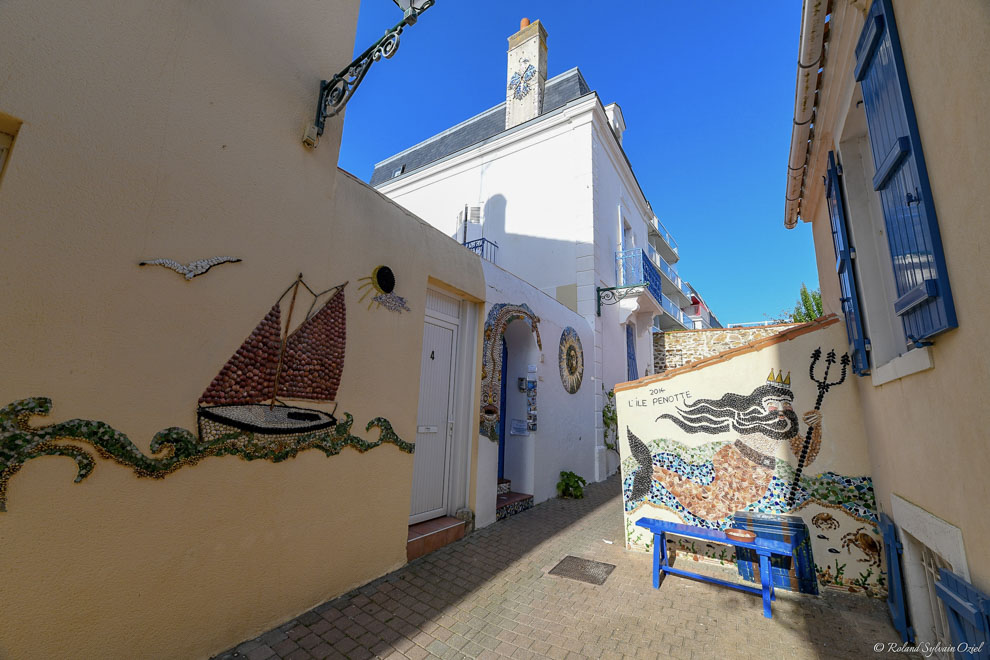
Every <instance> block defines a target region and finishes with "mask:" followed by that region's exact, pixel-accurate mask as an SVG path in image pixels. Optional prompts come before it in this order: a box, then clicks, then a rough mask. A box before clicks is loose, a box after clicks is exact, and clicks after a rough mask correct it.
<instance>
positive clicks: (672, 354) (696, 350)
mask: <svg viewBox="0 0 990 660" xmlns="http://www.w3.org/2000/svg"><path fill="white" fill-rule="evenodd" d="M796 325H800V324H798V323H781V324H778V325H765V326H759V327H755V328H717V329H716V328H713V329H711V330H676V331H673V332H658V333H656V334H654V335H653V371H654V373H658V374H659V373H663V372H664V371H666V370H667V369H676V368H677V367H683V366H684V365H685V364H690V363H692V362H697V361H698V360H703V359H705V358H707V357H711V356H713V355H716V354H718V353H721V352H722V351H727V350H729V349H732V348H737V347H739V346H743V345H744V344H748V343H749V342H751V341H755V340H757V339H762V338H764V337H769V336H770V335H775V334H777V333H778V332H783V331H784V330H788V329H790V328H793V327H794V326H796Z"/></svg>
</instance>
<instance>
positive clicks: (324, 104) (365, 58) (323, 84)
mask: <svg viewBox="0 0 990 660" xmlns="http://www.w3.org/2000/svg"><path fill="white" fill-rule="evenodd" d="M434 4H436V0H425V1H424V2H423V3H422V6H421V7H420V8H419V9H417V8H416V7H413V6H410V7H408V8H407V9H406V10H405V12H404V15H403V17H402V20H401V21H399V22H398V23H396V24H395V25H394V26H393V27H392V28H390V29H389V30H387V31H386V32H385V34H384V36H382V38H381V39H379V40H378V41H376V42H375V43H374V44H372V45H371V46H370V47H369V48H368V49H367V50H366V51H364V52H363V53H361V54H360V55H358V56H357V57H356V58H355V59H354V61H353V62H351V63H350V64H348V65H347V66H346V67H344V68H343V69H342V70H341V71H340V72H339V73H337V74H336V75H334V77H333V78H331V79H330V80H322V81H320V97H319V100H318V101H317V104H316V119H315V121H314V122H313V124H312V126H310V127H309V128H308V129H307V131H306V134H305V135H304V136H303V144H305V145H306V146H307V147H310V148H311V149H315V148H316V146H317V145H318V144H319V143H320V136H321V135H323V130H324V128H326V123H327V119H329V118H330V117H333V116H335V115H337V114H338V113H339V112H340V111H341V110H343V109H344V106H346V105H347V102H348V101H350V100H351V97H352V96H354V92H355V91H357V88H358V87H359V86H360V85H361V82H362V81H363V80H364V77H365V76H366V75H367V74H368V69H370V68H371V65H372V64H374V63H375V62H377V61H379V60H382V59H386V60H387V59H389V58H391V57H392V56H393V55H395V53H396V51H397V50H399V37H400V36H401V35H402V31H403V30H405V29H406V26H407V25H412V24H414V23H415V22H416V21H417V19H419V16H420V14H422V13H423V12H424V11H426V10H427V9H429V8H430V7H432V6H433V5H434Z"/></svg>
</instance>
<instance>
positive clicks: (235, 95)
mask: <svg viewBox="0 0 990 660" xmlns="http://www.w3.org/2000/svg"><path fill="white" fill-rule="evenodd" d="M358 4H359V3H357V2H352V1H350V0H346V1H345V0H333V1H331V2H324V1H319V2H317V1H314V2H307V1H304V2H298V3H292V4H291V6H290V5H278V6H277V7H276V6H275V5H266V4H265V3H241V2H218V3H206V4H202V3H186V2H172V1H165V2H144V1H136V2H132V3H129V4H128V5H127V6H126V7H122V6H121V5H120V4H119V3H110V2H96V3H87V4H85V6H84V5H72V4H71V3H70V4H66V3H64V2H48V1H42V2H36V1H34V0H31V1H25V2H20V1H15V2H10V3H6V4H5V5H4V9H3V14H4V18H3V21H2V22H0V61H2V62H3V63H4V65H3V66H4V76H3V81H2V82H0V138H2V139H0V160H2V161H3V169H2V173H0V177H2V179H0V217H2V224H3V227H4V230H5V232H7V241H6V243H5V245H6V249H5V250H4V258H3V260H2V263H0V296H2V298H3V300H5V301H6V303H7V310H6V311H5V313H4V317H3V329H2V332H0V346H2V347H3V350H4V353H5V355H6V356H7V360H6V363H5V367H4V379H3V382H2V384H0V389H2V391H3V393H2V399H3V400H2V402H0V406H2V408H0V530H2V531H0V536H2V538H3V542H2V543H0V583H2V585H3V587H2V591H3V597H2V598H0V619H2V620H3V625H2V626H0V656H3V657H11V658H63V657H74V658H107V657H119V658H128V657H147V656H149V655H152V656H156V657H163V658H164V657H174V658H191V657H208V656H210V655H211V654H214V653H217V652H220V651H222V650H224V649H226V648H229V647H230V646H231V645H233V644H235V643H237V642H239V641H241V640H243V639H247V638H250V637H253V636H255V635H257V634H259V633H260V632H263V631H265V630H268V629H270V628H272V627H273V626H276V625H279V624H280V623H281V622H284V621H285V620H287V619H289V618H291V617H293V616H296V615H297V614H299V613H301V612H304V611H306V610H308V609H310V608H312V607H314V606H316V605H317V604H319V603H322V602H324V601H326V600H328V599H330V598H332V597H334V596H336V595H339V594H341V593H344V592H346V591H347V590H349V589H351V588H354V587H356V586H359V585H361V584H364V583H366V582H368V581H370V580H373V579H375V578H377V577H379V576H381V575H383V574H385V573H387V572H388V571H390V570H393V569H394V568H396V567H398V566H401V565H402V564H404V563H405V562H406V550H407V533H408V526H409V518H410V511H411V507H412V506H413V500H414V498H418V499H426V498H428V497H430V496H432V495H435V494H434V493H424V492H421V491H418V490H417V487H418V486H417V480H416V477H417V473H419V472H421V470H420V466H419V463H421V462H422V461H421V460H419V459H420V456H421V455H422V456H424V457H426V459H427V463H428V465H427V467H429V464H430V463H432V462H434V461H431V460H429V459H430V458H431V452H434V453H433V454H432V455H433V456H435V455H436V454H435V449H436V448H435V443H431V442H430V436H440V437H442V438H443V445H442V447H441V449H440V455H441V457H442V460H441V462H442V465H443V469H444V472H443V476H444V478H443V481H442V484H443V492H442V497H443V498H444V499H443V503H442V509H443V511H445V512H456V511H458V510H460V509H475V508H477V504H476V502H475V497H476V486H477V483H478V482H477V479H476V478H475V477H474V474H475V471H476V465H477V461H478V440H479V434H478V428H479V406H478V397H479V386H478V385H477V383H478V382H479V381H480V369H481V354H480V345H481V339H482V335H481V333H482V329H483V326H484V320H485V319H484V314H485V313H486V312H487V310H485V309H484V298H485V279H484V273H483V271H482V265H481V259H479V258H478V257H477V256H476V255H474V254H472V253H471V252H470V251H468V250H465V249H464V248H463V247H462V246H461V245H460V244H459V243H458V242H455V241H453V240H451V239H450V238H449V237H447V236H445V235H443V234H442V233H441V232H439V231H437V230H436V229H435V228H433V227H431V226H429V225H427V224H425V223H423V222H422V221H421V220H419V219H417V218H416V217H414V216H413V215H412V214H411V213H409V212H408V211H407V210H405V209H403V208H401V207H399V206H398V205H396V204H395V203H393V202H391V201H390V200H388V199H387V198H385V197H384V196H382V195H381V194H380V193H378V192H376V191H375V190H373V189H372V188H371V187H369V186H368V185H367V184H365V183H362V182H360V181H358V180H357V179H355V178H354V177H352V176H350V175H349V174H347V173H346V172H343V171H341V170H339V169H338V168H337V155H338V148H339V143H340V131H341V125H342V116H337V117H335V118H332V119H330V120H329V121H328V122H327V124H326V129H325V131H324V134H323V136H322V138H321V140H320V144H319V146H318V147H317V148H316V149H315V150H313V149H307V147H306V146H304V144H303V141H302V138H303V135H304V132H305V130H306V128H307V126H308V125H309V124H310V123H311V122H312V118H313V110H314V108H315V105H316V101H317V95H318V92H319V88H320V80H321V79H323V78H328V77H330V75H332V73H333V72H334V71H339V70H341V69H343V68H344V67H346V66H347V65H348V63H349V62H350V61H351V58H352V47H353V45H354V30H355V24H356V21H357V16H358ZM427 16H429V15H427ZM397 20H398V16H397ZM424 20H426V19H425V18H424ZM414 36H415V31H414V30H410V31H409V32H408V33H407V36H406V37H404V38H414ZM401 61H402V58H401V57H400V58H398V59H397V60H396V61H395V62H393V64H392V65H393V66H395V65H398V66H401V65H402V64H401ZM396 63H400V64H396ZM371 75H374V71H372V73H371ZM368 218H374V222H373V223H371V222H368ZM300 274H302V278H301V279H300V278H299V276H300ZM436 328H443V329H446V330H448V333H447V334H446V335H444V334H443V333H442V332H441V333H438V331H437V330H436ZM451 328H454V329H455V330H456V332H455V331H450V329H451ZM424 352H426V355H427V359H425V360H424V359H423V355H424ZM429 355H433V356H434V358H435V359H433V360H430V359H428V357H429ZM424 362H425V363H428V364H429V365H431V369H424V368H423V364H424ZM440 364H444V365H445V367H446V371H444V369H441V368H439V367H437V368H432V367H433V366H434V365H440ZM443 376H446V377H447V380H446V381H442V380H440V379H442V377H443ZM434 377H435V378H437V379H438V381H437V382H439V383H440V385H438V387H437V388H435V390H431V393H432V392H435V391H441V390H442V391H443V396H441V397H436V398H437V399H439V400H440V402H442V403H443V404H444V405H446V406H447V407H446V408H444V409H443V410H442V413H436V411H435V409H434V407H432V406H433V404H434V403H437V402H436V401H434V399H430V400H429V401H424V400H423V399H422V398H421V397H420V395H419V392H420V383H421V380H422V379H423V378H434ZM441 386H442V387H441ZM455 389H456V391H454V390H455ZM426 404H429V405H427V406H426V409H425V412H424V413H423V415H424V416H421V414H420V413H421V412H423V410H424V408H423V406H424V405H426ZM426 413H429V414H437V415H438V417H440V420H438V421H436V422H434V421H432V419H433V418H430V417H426V416H425V415H426ZM433 425H436V426H438V427H439V428H438V432H437V433H432V434H430V433H429V432H428V431H429V429H427V430H426V432H421V430H420V427H422V426H433ZM441 430H442V431H441ZM441 432H442V436H441ZM484 442H486V443H487V442H488V441H487V440H484ZM431 445H434V446H431ZM492 480H493V481H494V477H492ZM74 481H75V482H76V483H74ZM486 506H490V508H491V509H494V502H491V503H490V504H486Z"/></svg>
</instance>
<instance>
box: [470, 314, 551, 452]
mask: <svg viewBox="0 0 990 660" xmlns="http://www.w3.org/2000/svg"><path fill="white" fill-rule="evenodd" d="M516 320H522V321H525V322H526V324H527V325H529V327H530V329H531V330H532V331H533V334H534V335H536V345H537V346H539V348H540V350H541V351H542V350H543V342H542V341H541V340H540V327H539V326H540V317H538V316H537V315H536V314H534V313H533V310H531V309H530V308H529V306H528V305H526V304H522V305H510V304H507V303H499V304H497V305H492V308H491V310H490V311H489V312H488V319H487V320H486V321H485V345H484V354H483V357H482V363H481V434H482V435H485V436H488V439H489V440H491V441H492V442H498V416H499V404H500V401H499V397H500V395H501V391H502V342H503V341H505V340H504V338H503V334H504V333H505V327H506V326H507V325H509V323H511V322H512V321H516Z"/></svg>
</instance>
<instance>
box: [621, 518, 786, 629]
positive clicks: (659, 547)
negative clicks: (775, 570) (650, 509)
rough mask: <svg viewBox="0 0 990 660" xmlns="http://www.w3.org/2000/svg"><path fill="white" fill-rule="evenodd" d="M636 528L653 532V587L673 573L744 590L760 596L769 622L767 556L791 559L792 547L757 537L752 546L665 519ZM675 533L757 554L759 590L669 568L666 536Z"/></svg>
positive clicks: (770, 584) (772, 597) (646, 520)
mask: <svg viewBox="0 0 990 660" xmlns="http://www.w3.org/2000/svg"><path fill="white" fill-rule="evenodd" d="M636 525H637V526H639V527H643V528H645V529H647V530H649V531H650V532H653V588H654V589H659V588H660V574H661V573H673V574H674V575H680V576H683V577H691V578H695V579H698V580H703V581H705V582H712V583H714V584H719V585H722V586H723V587H729V588H731V589H739V590H740V591H746V592H749V593H752V594H756V595H757V596H763V616H765V617H766V618H768V619H770V618H772V617H773V614H772V612H771V611H770V603H771V601H773V600H775V599H776V596H775V595H774V589H773V579H772V576H771V575H770V555H784V556H786V557H790V556H791V546H789V545H788V544H786V543H784V542H783V541H776V540H773V539H761V538H759V537H757V538H756V539H754V541H753V542H752V543H748V542H746V541H737V540H735V539H731V538H729V537H728V535H726V533H725V532H721V531H718V530H714V529H706V528H704V527H696V526H694V525H685V524H683V523H673V522H668V521H666V520H657V519H656V518H640V519H639V520H637V521H636ZM668 533H670V534H677V535H678V536H687V537H690V538H695V539H702V540H704V541H713V542H715V543H724V544H726V545H731V546H735V547H737V548H749V549H750V550H753V551H755V552H756V554H757V555H759V557H760V587H761V588H759V589H757V588H756V587H750V586H747V585H745V584H738V583H736V582H728V581H726V580H720V579H718V578H714V577H710V576H708V575H702V574H700V573H693V572H691V571H685V570H683V569H680V568H674V567H672V566H671V565H670V564H669V563H668V561H667V534H668Z"/></svg>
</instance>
